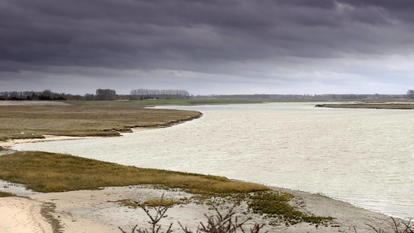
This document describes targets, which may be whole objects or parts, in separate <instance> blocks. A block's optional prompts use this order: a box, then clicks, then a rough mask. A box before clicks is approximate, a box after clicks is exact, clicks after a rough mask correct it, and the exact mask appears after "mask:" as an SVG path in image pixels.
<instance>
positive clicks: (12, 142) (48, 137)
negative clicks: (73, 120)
mask: <svg viewBox="0 0 414 233" xmlns="http://www.w3.org/2000/svg"><path fill="white" fill-rule="evenodd" d="M43 136H44V138H25V139H12V140H7V141H0V146H1V147H3V148H12V147H13V146H14V145H16V144H22V143H36V142H47V141H59V140H74V139H82V138H93V137H73V136H55V135H43Z"/></svg>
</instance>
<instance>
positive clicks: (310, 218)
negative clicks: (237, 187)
mask: <svg viewBox="0 0 414 233" xmlns="http://www.w3.org/2000/svg"><path fill="white" fill-rule="evenodd" d="M292 198H293V195H292V194H290V193H279V192H274V191H267V192H256V193H253V194H252V195H251V196H250V197H248V206H249V209H251V210H252V211H253V213H256V214H263V215H265V216H266V217H271V218H274V217H276V218H281V219H282V220H283V221H284V222H285V223H286V224H297V223H300V222H307V223H311V224H315V225H320V224H327V223H328V222H329V221H332V218H331V217H322V216H314V215H309V214H306V213H304V212H301V211H299V210H298V209H297V208H295V207H294V206H292V205H291V204H290V203H289V202H290V201H291V199H292Z"/></svg>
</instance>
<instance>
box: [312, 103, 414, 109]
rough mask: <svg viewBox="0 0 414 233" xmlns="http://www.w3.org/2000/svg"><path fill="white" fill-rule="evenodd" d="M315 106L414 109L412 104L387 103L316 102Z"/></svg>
mask: <svg viewBox="0 0 414 233" xmlns="http://www.w3.org/2000/svg"><path fill="white" fill-rule="evenodd" d="M316 107H323V108H368V109H414V104H412V103H406V104H405V103H404V104H392V103H390V104H387V103H378V104H376V103H366V104H318V105H316Z"/></svg>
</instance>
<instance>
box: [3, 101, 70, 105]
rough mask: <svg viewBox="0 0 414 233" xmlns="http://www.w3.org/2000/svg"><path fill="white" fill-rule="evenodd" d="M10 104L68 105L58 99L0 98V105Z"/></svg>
mask: <svg viewBox="0 0 414 233" xmlns="http://www.w3.org/2000/svg"><path fill="white" fill-rule="evenodd" d="M11 105H18V106H21V105H36V106H37V105H69V104H67V103H64V102H59V101H36V100H33V101H20V100H19V101H8V100H1V101H0V106H11Z"/></svg>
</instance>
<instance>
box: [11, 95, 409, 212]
mask: <svg viewBox="0 0 414 233" xmlns="http://www.w3.org/2000/svg"><path fill="white" fill-rule="evenodd" d="M313 106H314V103H271V104H243V105H215V106H212V105H206V106H186V107H183V106H174V107H169V108H176V109H177V108H179V109H191V110H199V111H201V112H203V117H202V118H200V119H197V120H193V121H191V122H186V123H184V124H180V125H176V126H174V127H169V128H162V129H154V130H147V131H141V132H137V133H133V134H125V135H124V136H123V137H117V138H96V139H82V140H70V141H55V142H42V143H32V144H21V145H17V146H16V147H15V148H17V149H20V150H42V151H50V152H60V153H70V154H74V155H80V156H84V157H88V158H94V159H99V160H104V161H111V162H116V163H120V164H125V165H135V166H139V167H148V168H160V169H169V170H176V171H185V172H196V173H203V174H214V175H222V176H227V177H230V178H235V179H241V180H246V181H252V182H258V183H262V184H267V185H273V186H280V187H285V188H291V189H298V190H303V191H308V192H312V193H322V194H325V195H327V196H330V197H333V198H336V199H340V200H344V201H348V202H351V203H353V204H355V205H357V206H360V207H364V208H367V209H370V210H374V211H379V212H382V213H386V214H390V215H394V216H399V217H414V197H413V196H412V194H413V193H414V111H410V110H375V109H325V108H314V107H313Z"/></svg>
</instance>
